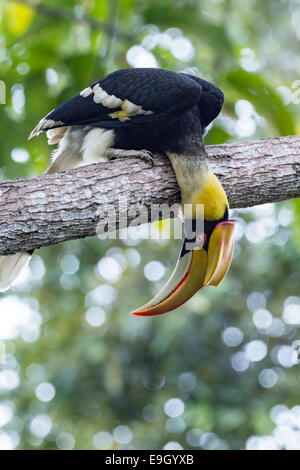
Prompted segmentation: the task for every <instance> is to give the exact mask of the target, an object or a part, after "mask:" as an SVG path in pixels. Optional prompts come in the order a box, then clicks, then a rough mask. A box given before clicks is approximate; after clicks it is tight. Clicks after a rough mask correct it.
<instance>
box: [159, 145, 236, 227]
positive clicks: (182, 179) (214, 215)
mask: <svg viewBox="0 0 300 470" xmlns="http://www.w3.org/2000/svg"><path fill="white" fill-rule="evenodd" d="M167 156H168V158H169V159H170V161H171V164H172V166H173V169H174V171H175V174H176V179H177V182H178V185H179V187H180V191H181V206H182V207H181V210H182V213H183V216H184V218H192V219H195V218H203V219H205V220H207V221H210V220H211V221H214V220H219V219H221V218H222V217H223V216H224V213H225V211H226V208H228V200H227V196H226V193H225V191H224V188H223V186H222V185H221V183H220V181H219V180H218V178H217V177H216V175H215V174H214V173H213V172H212V171H211V169H210V166H209V163H208V160H207V154H206V152H205V149H204V146H203V150H201V153H200V155H199V154H197V155H179V154H175V153H169V152H168V153H167Z"/></svg>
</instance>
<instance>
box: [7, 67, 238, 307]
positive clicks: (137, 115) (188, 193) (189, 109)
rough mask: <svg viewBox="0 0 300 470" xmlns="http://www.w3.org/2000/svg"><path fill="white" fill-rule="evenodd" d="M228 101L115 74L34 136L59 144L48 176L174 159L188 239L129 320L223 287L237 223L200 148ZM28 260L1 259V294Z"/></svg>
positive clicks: (175, 82)
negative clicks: (158, 157)
mask: <svg viewBox="0 0 300 470" xmlns="http://www.w3.org/2000/svg"><path fill="white" fill-rule="evenodd" d="M223 101H224V96H223V93H222V91H221V90H220V89H219V88H217V87H216V86H215V85H213V84H211V83H209V82H207V81H205V80H203V79H201V78H199V77H196V76H193V75H188V74H185V73H176V72H172V71H169V70H162V69H153V68H135V69H123V70H117V71H116V72H113V73H111V74H109V75H107V76H106V77H104V78H102V79H101V80H99V81H97V82H95V83H93V84H92V85H90V86H89V87H87V88H85V89H84V90H82V91H81V92H80V93H79V94H78V95H76V96H74V97H73V98H71V99H69V100H68V101H66V102H65V103H63V104H62V105H60V106H58V108H56V109H55V110H53V111H51V112H50V113H48V114H47V116H45V117H44V118H43V119H42V120H41V121H40V122H39V124H38V125H37V127H36V128H35V129H34V130H33V131H32V133H31V134H30V138H31V137H33V136H35V135H38V134H39V133H40V132H42V131H47V136H48V142H49V144H58V148H57V150H56V151H55V152H54V154H53V158H52V163H51V165H50V167H49V168H48V170H47V172H48V173H53V172H56V171H62V170H67V169H70V168H75V167H77V166H81V165H86V164H89V163H95V162H101V161H105V160H107V159H109V158H112V157H113V158H115V157H119V156H123V155H125V156H126V155H128V154H129V155H131V156H132V155H136V156H137V157H142V158H144V159H146V160H148V161H151V162H152V157H151V153H152V152H157V153H164V154H166V155H167V156H168V158H169V159H170V161H171V164H172V166H173V168H174V171H175V174H176V178H177V181H178V184H179V187H180V190H181V205H182V213H183V216H184V222H185V227H186V229H185V238H184V240H183V245H182V249H181V252H180V256H179V259H178V262H177V265H176V267H175V270H174V272H173V274H172V276H171V278H170V279H169V281H168V282H167V284H166V285H165V287H164V288H163V289H162V290H161V291H160V292H159V294H158V295H157V296H156V297H154V299H152V300H151V301H150V302H149V303H147V304H146V305H144V306H143V307H141V308H139V309H138V310H135V311H134V312H132V313H134V314H136V315H158V314H161V313H165V312H169V311H171V310H173V309H175V308H177V307H179V306H180V305H182V304H183V303H184V302H186V301H187V300H188V299H189V298H190V297H192V295H194V294H195V292H197V291H198V290H199V289H200V288H201V287H203V286H208V285H214V286H216V285H218V284H219V283H220V282H221V281H222V279H223V278H224V276H225V275H226V272H227V270H228V269H229V266H230V263H231V258H232V253H233V228H234V221H232V220H228V217H229V206H228V201H227V197H226V194H225V191H224V189H223V187H222V185H221V183H220V182H219V180H218V178H217V177H216V176H215V175H214V174H213V173H212V171H211V170H210V167H209V164H208V160H207V155H206V152H205V148H204V144H203V140H202V138H203V135H204V133H205V130H206V127H207V126H208V125H209V124H210V123H211V122H212V121H213V119H215V117H216V116H217V115H218V114H219V112H220V111H221V108H222V105H223ZM199 208H200V212H199V210H198V209H199ZM199 227H200V228H199ZM31 255H32V253H21V254H19V253H18V254H16V255H12V256H2V257H0V290H1V291H5V290H7V289H8V288H9V287H10V285H11V283H12V282H13V281H14V279H15V278H16V276H17V275H18V273H19V272H20V270H21V269H22V267H23V266H24V265H25V264H26V263H27V262H28V261H29V259H30V257H31Z"/></svg>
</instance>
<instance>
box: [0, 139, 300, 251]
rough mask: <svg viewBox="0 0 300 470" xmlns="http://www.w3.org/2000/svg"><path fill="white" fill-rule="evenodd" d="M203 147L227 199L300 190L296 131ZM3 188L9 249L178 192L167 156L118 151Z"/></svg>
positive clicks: (248, 202)
mask: <svg viewBox="0 0 300 470" xmlns="http://www.w3.org/2000/svg"><path fill="white" fill-rule="evenodd" d="M207 151H208V154H209V157H210V161H211V166H212V168H213V170H214V171H215V173H216V174H217V175H218V177H219V178H220V180H221V181H222V183H223V185H224V187H225V190H226V192H227V195H228V198H229V202H230V205H231V207H248V206H253V205H256V204H264V203H266V202H278V201H282V200H285V199H291V198H294V197H300V136H292V137H282V138H270V139H261V140H256V141H252V142H239V143H234V144H226V145H216V146H209V147H207ZM0 196H1V199H0V221H1V224H0V247H1V248H0V254H13V253H16V252H18V251H27V250H32V249H35V248H39V247H41V246H45V245H53V244H55V243H59V242H62V241H65V240H71V239H75V238H81V237H88V236H94V235H95V234H96V226H97V224H98V223H100V224H102V225H100V227H102V228H103V223H104V222H108V223H109V224H110V228H111V227H112V225H111V224H113V223H114V219H115V218H116V219H117V222H119V221H120V220H121V221H122V220H123V219H124V217H125V216H126V215H127V214H128V209H129V214H130V215H129V217H128V220H125V222H123V223H122V224H121V225H122V226H124V225H128V223H129V222H130V221H132V220H133V219H135V218H136V216H137V212H139V210H140V209H141V205H143V207H145V208H146V211H147V214H146V220H150V210H151V208H153V207H155V205H158V204H168V205H172V204H174V203H176V202H178V201H179V197H180V194H179V190H178V186H177V183H176V179H175V175H174V173H173V170H172V168H171V166H170V163H169V161H168V159H167V158H166V157H163V156H156V158H155V166H154V168H151V167H149V165H148V164H146V163H144V162H142V161H140V160H139V159H136V158H121V159H118V160H115V161H110V162H107V163H99V164H97V165H88V166H85V167H81V168H78V169H75V170H70V171H67V172H63V173H55V174H52V175H42V176H38V177H33V178H18V179H13V180H9V181H3V182H1V183H0ZM126 198H127V207H126V201H125V199H126ZM119 202H121V204H119ZM107 204H109V205H110V207H108V206H107ZM115 213H116V217H115ZM152 215H153V213H152ZM164 217H167V214H164ZM157 218H158V213H157V211H156V214H155V215H154V219H157ZM146 220H144V221H146ZM152 221H153V219H152ZM98 233H99V232H98Z"/></svg>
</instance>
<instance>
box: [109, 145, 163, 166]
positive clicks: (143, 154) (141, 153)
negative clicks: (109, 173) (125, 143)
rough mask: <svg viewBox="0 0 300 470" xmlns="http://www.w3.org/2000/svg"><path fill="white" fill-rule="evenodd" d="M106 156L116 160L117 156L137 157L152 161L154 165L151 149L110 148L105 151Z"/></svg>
mask: <svg viewBox="0 0 300 470" xmlns="http://www.w3.org/2000/svg"><path fill="white" fill-rule="evenodd" d="M105 156H106V158H107V159H108V160H114V159H115V158H120V157H136V158H140V159H141V160H143V161H144V162H146V163H150V164H151V166H154V160H153V155H152V152H150V151H149V150H123V149H115V148H108V149H107V150H106V152H105Z"/></svg>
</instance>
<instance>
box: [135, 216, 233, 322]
mask: <svg viewBox="0 0 300 470" xmlns="http://www.w3.org/2000/svg"><path fill="white" fill-rule="evenodd" d="M234 226H235V222H234V221H232V220H227V221H224V222H220V223H219V224H217V225H216V226H215V228H214V230H213V232H212V234H211V236H210V239H209V243H208V248H207V251H206V250H205V249H204V248H198V247H195V248H194V249H193V250H192V251H188V252H186V253H185V254H184V255H183V256H179V259H178V261H177V265H176V267H175V269H174V271H173V274H172V276H171V277H170V279H169V281H168V282H167V284H166V285H165V286H164V287H163V288H162V290H161V291H160V292H159V293H158V294H157V295H156V296H155V297H154V298H153V299H152V300H150V302H148V303H147V304H145V305H144V306H143V307H140V308H139V309H137V310H134V311H133V312H131V313H132V314H133V315H140V316H152V315H160V314H162V313H167V312H170V311H171V310H174V309H175V308H177V307H179V306H180V305H182V304H184V303H185V302H187V301H188V300H189V299H190V298H191V297H192V296H193V295H194V294H195V293H196V292H197V291H198V290H200V289H201V288H202V287H204V286H218V285H219V284H220V282H221V281H222V280H223V279H224V277H225V276H226V273H227V271H228V269H229V267H230V264H231V260H232V255H233V248H234V240H233V231H234Z"/></svg>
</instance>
